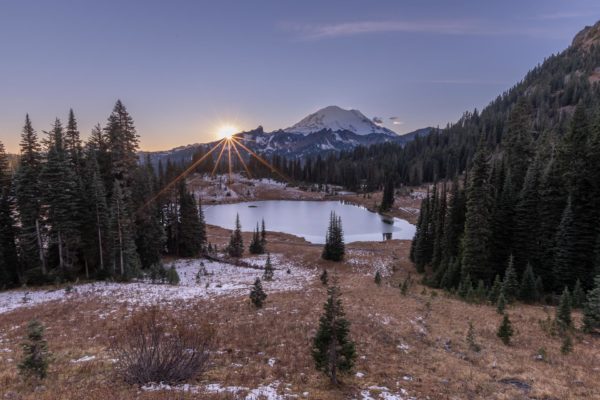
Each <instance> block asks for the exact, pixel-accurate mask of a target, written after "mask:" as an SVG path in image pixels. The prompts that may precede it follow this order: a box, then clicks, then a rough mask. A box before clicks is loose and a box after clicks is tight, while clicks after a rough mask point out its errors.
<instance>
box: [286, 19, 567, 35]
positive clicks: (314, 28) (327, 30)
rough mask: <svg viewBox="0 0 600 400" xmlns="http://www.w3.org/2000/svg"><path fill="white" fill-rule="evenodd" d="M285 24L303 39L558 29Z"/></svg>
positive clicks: (454, 23)
mask: <svg viewBox="0 0 600 400" xmlns="http://www.w3.org/2000/svg"><path fill="white" fill-rule="evenodd" d="M281 27H282V28H284V29H286V30H289V31H292V32H294V33H296V34H297V35H298V36H299V37H300V38H301V39H305V40H319V39H328V38H338V37H346V36H356V35H365V34H376V33H389V32H399V33H429V34H438V35H528V36H539V35H544V36H547V35H549V34H556V31H555V30H550V29H545V28H537V27H531V26H527V27H523V28H520V27H514V26H509V25H502V26H494V24H492V23H490V22H486V21H480V20H454V19H453V20H387V21H353V22H338V23H330V24H298V23H284V24H281Z"/></svg>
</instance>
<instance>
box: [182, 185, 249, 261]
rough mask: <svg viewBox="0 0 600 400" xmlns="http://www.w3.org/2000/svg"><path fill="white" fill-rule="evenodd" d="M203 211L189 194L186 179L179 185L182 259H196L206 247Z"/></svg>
mask: <svg viewBox="0 0 600 400" xmlns="http://www.w3.org/2000/svg"><path fill="white" fill-rule="evenodd" d="M201 210H202V208H201V207H199V206H198V204H197V203H196V198H195V197H194V195H193V194H192V193H190V192H188V190H187V187H186V185H185V182H184V179H182V180H181V183H180V184H179V224H178V235H177V237H178V242H177V244H178V249H177V251H178V254H179V255H180V256H182V257H196V256H198V255H199V254H200V253H202V252H203V251H204V249H205V247H206V227H205V224H204V217H203V214H202V213H201ZM238 223H239V221H238ZM240 237H241V236H240ZM242 246H243V245H242ZM242 251H243V250H242Z"/></svg>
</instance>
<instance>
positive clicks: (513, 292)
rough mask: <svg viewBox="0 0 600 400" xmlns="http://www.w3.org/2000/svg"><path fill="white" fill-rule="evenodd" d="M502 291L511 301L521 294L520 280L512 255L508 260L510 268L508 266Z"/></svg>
mask: <svg viewBox="0 0 600 400" xmlns="http://www.w3.org/2000/svg"><path fill="white" fill-rule="evenodd" d="M502 293H503V294H504V298H505V299H506V300H507V301H509V302H512V301H514V300H515V299H516V298H517V296H518V294H519V281H518V280H517V271H515V266H514V263H513V257H512V256H510V258H509V260H508V268H506V271H505V273H504V280H503V281H502Z"/></svg>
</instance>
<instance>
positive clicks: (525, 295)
mask: <svg viewBox="0 0 600 400" xmlns="http://www.w3.org/2000/svg"><path fill="white" fill-rule="evenodd" d="M535 280H536V279H535V275H534V274H533V268H531V264H527V268H526V269H525V272H524V273H523V277H522V278H521V287H520V289H519V297H520V299H521V300H523V301H524V302H528V303H530V302H533V301H536V300H537V299H538V293H537V291H536V285H535Z"/></svg>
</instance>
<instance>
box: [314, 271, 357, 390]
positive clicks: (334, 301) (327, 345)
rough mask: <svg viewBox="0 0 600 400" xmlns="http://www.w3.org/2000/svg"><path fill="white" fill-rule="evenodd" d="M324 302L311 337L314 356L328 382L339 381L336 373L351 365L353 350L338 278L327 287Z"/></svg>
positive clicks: (318, 368) (354, 353) (316, 364)
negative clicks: (325, 300) (317, 323)
mask: <svg viewBox="0 0 600 400" xmlns="http://www.w3.org/2000/svg"><path fill="white" fill-rule="evenodd" d="M327 294H328V296H327V302H326V303H325V307H324V313H323V315H322V316H321V318H320V320H319V329H318V330H317V334H316V336H315V338H314V340H313V350H312V353H313V358H314V360H315V366H316V368H317V370H319V371H323V372H325V374H326V375H327V376H328V377H329V378H330V379H331V383H332V384H334V385H337V384H338V378H337V374H338V371H340V372H347V371H350V370H351V369H352V367H353V366H354V360H355V359H356V350H355V348H354V343H353V342H352V341H351V340H350V338H349V334H350V323H349V322H348V320H346V318H345V315H344V310H343V308H342V301H341V299H340V289H339V287H338V286H337V282H336V281H335V280H334V282H333V284H332V285H331V286H330V287H329V288H328V289H327Z"/></svg>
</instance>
